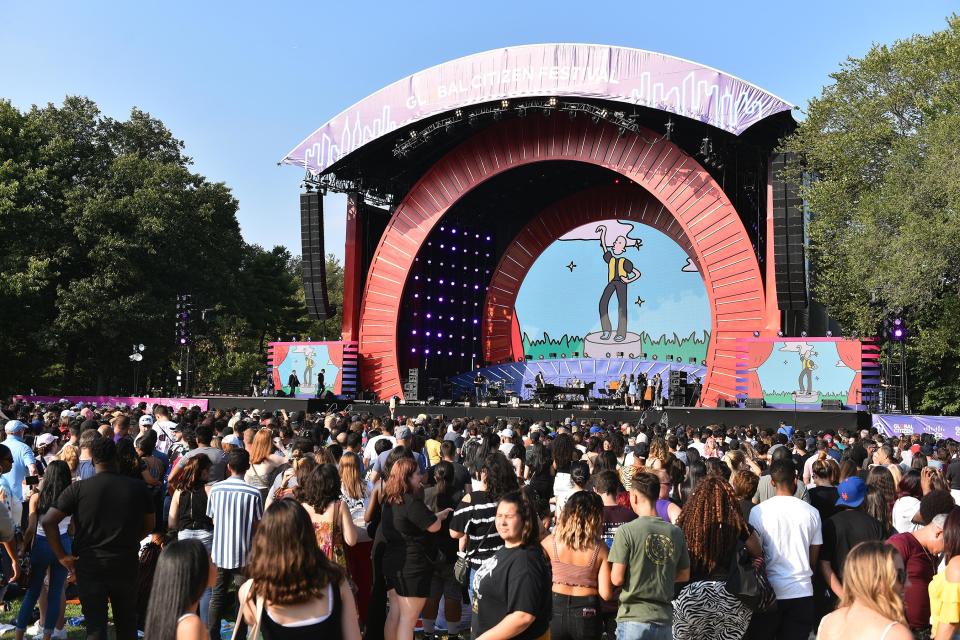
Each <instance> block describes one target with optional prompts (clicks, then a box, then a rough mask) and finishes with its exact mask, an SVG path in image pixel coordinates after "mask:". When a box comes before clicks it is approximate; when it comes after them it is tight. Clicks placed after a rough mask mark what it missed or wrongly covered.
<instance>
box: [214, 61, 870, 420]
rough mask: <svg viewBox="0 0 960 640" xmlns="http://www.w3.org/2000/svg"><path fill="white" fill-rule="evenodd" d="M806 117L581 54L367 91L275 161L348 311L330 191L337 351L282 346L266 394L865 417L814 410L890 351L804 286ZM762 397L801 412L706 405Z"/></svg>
mask: <svg viewBox="0 0 960 640" xmlns="http://www.w3.org/2000/svg"><path fill="white" fill-rule="evenodd" d="M791 110H792V105H790V104H788V103H787V102H785V101H783V100H782V99H780V98H778V97H777V96H775V95H773V94H771V93H769V92H767V91H764V90H763V89H761V88H759V87H757V86H755V85H752V84H749V83H748V82H745V81H743V80H741V79H739V78H735V77H733V76H730V75H727V74H725V73H723V72H721V71H718V70H716V69H713V68H711V67H708V66H705V65H702V64H697V63H694V62H690V61H688V60H682V59H679V58H675V57H672V56H669V55H665V54H660V53H654V52H650V51H641V50H637V49H628V48H623V47H614V46H603V45H583V44H547V45H530V46H520V47H507V48H503V49H498V50H495V51H488V52H484V53H478V54H475V55H472V56H468V57H466V58H461V59H458V60H453V61H449V62H445V63H442V64H439V65H437V66H434V67H431V68H429V69H426V70H424V71H421V72H418V73H415V74H413V75H412V76H410V77H408V78H404V79H402V80H399V81H397V82H395V83H394V84H391V85H389V86H387V87H385V88H383V89H382V90H380V91H377V92H376V93H373V94H371V95H370V96H368V97H366V98H364V99H362V100H361V101H359V102H358V103H356V104H354V105H353V106H351V107H349V108H347V109H346V110H345V111H343V112H342V113H340V114H339V115H337V116H335V117H333V118H332V119H330V120H329V121H328V122H326V123H325V124H323V125H322V126H321V127H320V128H318V129H317V130H316V131H314V132H313V133H312V134H310V135H309V136H307V137H306V138H305V139H304V140H303V141H302V142H301V143H299V144H298V145H297V146H296V147H294V148H293V149H292V150H291V151H290V152H289V153H288V154H287V155H286V156H285V157H284V158H283V159H282V163H283V164H288V165H294V166H298V167H300V168H302V169H303V170H305V171H306V176H305V178H304V182H303V191H302V192H301V194H300V213H301V230H302V238H303V255H302V258H303V260H302V264H303V280H304V286H305V295H306V304H307V308H308V311H309V313H310V315H311V317H313V318H315V319H319V320H324V319H327V318H330V317H333V316H334V315H335V314H336V313H337V312H338V310H337V309H335V308H334V307H333V306H332V304H331V303H330V300H329V298H328V295H327V287H326V272H325V264H326V262H325V260H326V249H325V247H324V241H323V237H324V231H323V230H324V211H323V205H324V195H325V194H326V193H327V192H328V191H335V192H342V193H346V194H347V200H346V201H347V205H346V210H345V211H342V212H338V215H342V216H343V224H345V228H346V245H345V250H344V274H343V304H342V309H341V310H339V312H340V317H341V321H342V323H341V335H340V340H338V341H323V342H313V341H310V339H309V338H308V339H306V340H299V341H298V340H297V339H296V338H293V339H292V340H289V341H277V342H273V343H271V344H270V357H269V379H270V381H271V383H272V386H273V388H275V389H281V388H282V389H283V390H284V391H285V392H287V391H289V389H290V382H291V381H293V382H294V383H295V385H294V386H296V387H297V388H298V395H300V396H302V397H304V398H307V397H314V396H316V395H317V391H318V389H319V390H320V391H324V390H327V391H331V392H332V393H333V394H335V395H337V396H341V397H356V396H357V395H361V396H362V397H374V398H378V399H380V400H387V399H389V398H392V397H397V398H399V399H405V400H408V401H412V400H417V399H420V400H423V399H426V398H449V399H451V400H454V401H457V400H462V399H464V398H470V397H473V396H474V395H475V394H476V389H477V388H479V389H480V390H481V393H489V394H490V395H491V397H496V398H498V399H499V400H500V401H501V402H506V401H509V400H510V399H512V398H520V399H521V400H522V401H523V402H525V403H528V402H530V401H531V400H532V396H533V395H534V394H535V393H536V394H543V393H546V394H547V395H550V394H551V393H553V395H554V396H559V397H562V396H564V395H572V394H571V393H569V390H571V389H587V390H588V393H589V396H590V398H591V400H596V401H598V402H599V401H604V400H606V401H610V400H612V399H614V398H618V399H620V400H619V403H620V404H623V402H622V396H623V394H624V393H625V392H627V391H628V390H629V389H631V388H632V389H634V391H635V393H636V395H637V396H638V397H640V398H641V399H642V398H643V396H644V395H645V393H646V392H647V388H648V387H649V389H650V393H651V394H652V393H653V392H654V390H655V389H656V390H659V393H660V395H661V396H662V397H663V398H664V400H670V402H669V404H671V405H674V406H676V405H682V404H685V403H689V402H691V401H692V400H693V399H697V400H698V402H699V403H700V404H701V405H702V407H703V408H701V409H699V410H697V411H693V410H691V411H690V413H689V414H687V413H684V414H682V415H685V416H690V417H689V420H690V421H692V420H698V421H700V422H703V423H712V422H716V421H718V420H719V418H718V416H740V417H738V418H736V421H737V422H750V421H755V420H760V419H763V420H765V421H767V422H769V421H770V420H779V419H780V418H779V416H780V415H783V416H791V417H792V416H793V415H794V412H796V414H797V417H796V419H794V420H792V421H793V422H795V423H798V424H799V423H807V422H817V421H823V420H830V421H835V420H841V419H842V420H854V419H856V420H860V419H861V418H859V417H857V416H858V414H857V413H856V412H855V411H841V412H830V411H828V410H827V411H824V410H822V409H821V408H825V409H829V408H830V406H831V405H832V406H834V407H837V406H839V405H843V406H848V407H856V408H862V407H863V406H864V405H867V404H869V403H870V399H871V397H872V395H871V394H873V392H874V390H875V389H876V387H877V385H878V383H879V368H878V366H877V362H878V357H879V353H878V350H877V349H876V345H875V344H872V343H870V342H868V341H865V340H858V339H853V338H849V337H841V335H842V333H841V330H840V328H839V327H838V326H837V325H836V324H835V323H833V322H832V321H831V320H830V319H829V318H828V317H827V316H826V314H825V312H824V311H823V308H822V306H820V305H817V304H816V301H815V300H814V299H813V298H812V296H811V294H810V291H809V287H808V278H809V274H808V265H807V260H806V257H805V254H804V246H805V244H806V238H805V236H804V229H805V219H804V215H805V214H804V206H803V202H802V200H801V199H800V197H799V193H798V190H797V188H796V186H795V185H793V184H791V183H789V182H786V178H785V177H784V175H785V174H784V173H783V171H782V170H783V169H784V168H785V167H786V165H787V164H788V162H789V161H790V158H789V157H787V156H785V155H784V154H781V153H778V152H777V147H778V145H779V143H780V141H781V140H782V139H783V138H784V136H786V135H788V134H789V133H790V132H791V131H792V130H793V129H794V128H795V126H796V125H795V122H794V120H793V117H792V115H791ZM328 213H329V212H328ZM321 375H322V376H323V377H322V382H321ZM478 375H479V376H480V377H478ZM631 380H633V383H632V384H631ZM475 381H476V383H477V384H476V386H475V385H474V382H475ZM321 386H322V388H321ZM545 390H546V391H545ZM540 399H541V400H543V399H544V398H543V397H541V398H540ZM547 399H548V400H552V399H553V398H547ZM747 400H752V401H753V402H751V403H750V404H751V405H758V404H761V402H760V401H761V400H762V402H764V403H766V405H767V406H769V407H773V408H776V409H783V410H786V413H784V414H774V413H770V412H762V413H756V412H751V411H747V410H745V409H740V410H721V409H713V407H718V406H726V405H730V404H741V405H743V404H745V401H747ZM211 402H215V401H214V399H211ZM255 402H256V403H261V404H265V403H271V402H274V400H271V399H257V400H255ZM461 408H462V407H461ZM434 409H436V412H440V411H439V408H438V407H437V408H431V410H434ZM463 410H464V411H469V412H471V413H472V414H474V415H482V414H483V413H484V411H483V409H482V408H479V409H478V408H467V409H463ZM452 411H454V409H446V410H445V411H443V412H444V413H450V412H452ZM458 411H459V410H458ZM671 411H673V410H671ZM834 413H837V417H829V416H833V414H834ZM451 415H452V413H451ZM631 415H632V414H631ZM678 415H680V414H678ZM694 416H697V417H696V418H694ZM768 416H778V417H776V418H770V417H768ZM761 417H762V418H761ZM724 419H725V420H729V419H731V418H724Z"/></svg>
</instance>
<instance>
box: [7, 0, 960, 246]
mask: <svg viewBox="0 0 960 640" xmlns="http://www.w3.org/2000/svg"><path fill="white" fill-rule="evenodd" d="M954 10H956V5H955V3H950V2H945V1H940V0H925V1H924V2H902V1H895V2H888V1H883V2H862V1H844V2H836V1H835V0H834V1H832V2H825V1H821V0H816V1H810V2H805V3H780V2H770V1H767V2H762V3H761V2H754V1H743V2H726V3H715V2H701V1H689V2H686V3H682V4H678V3H672V2H660V3H654V2H642V3H641V2H637V3H616V4H614V3H584V2H567V1H560V0H556V1H553V2H532V1H531V2H516V1H512V2H502V1H499V0H487V1H485V2H481V3H452V2H434V1H421V2H416V3H412V2H392V3H387V2H364V1H354V2H337V3H334V2H325V3H320V2H315V3H305V2H297V3H294V2H276V3H267V2H244V1H238V2H229V3H227V2H184V1H179V0H171V1H168V2H163V3H160V2H153V3H150V2H66V1H56V0H50V1H44V2H36V1H29V0H0V97H3V98H8V99H10V100H12V101H13V103H14V104H15V105H16V106H18V107H20V108H22V109H26V108H29V106H30V105H31V104H44V103H46V102H50V101H52V102H60V101H61V100H62V99H63V97H64V95H67V94H79V95H86V96H89V97H90V98H92V99H93V100H95V101H96V102H97V103H98V104H99V105H100V107H101V109H102V110H103V111H104V113H106V114H107V115H109V116H112V117H116V118H124V117H126V115H127V114H128V113H129V110H130V108H131V107H132V106H138V107H140V108H141V109H144V110H146V111H148V112H150V113H151V114H153V115H154V116H156V117H158V118H160V119H162V120H163V121H164V122H165V123H166V124H167V125H168V126H169V127H170V128H171V129H172V130H173V132H174V134H175V135H176V136H178V137H179V138H181V139H183V140H185V141H186V145H187V153H188V154H189V155H190V156H192V157H193V158H194V160H195V170H196V171H199V172H200V173H202V174H204V175H206V176H207V177H209V178H210V179H212V180H217V181H223V182H226V183H227V184H228V185H229V186H230V187H231V188H232V189H233V192H234V194H235V195H236V197H237V198H238V199H239V201H240V212H239V219H240V224H241V227H242V229H243V233H244V236H245V238H246V239H247V240H248V241H250V242H257V243H259V244H262V245H265V246H268V247H269V246H272V245H274V244H283V245H286V246H288V247H290V248H291V250H292V251H293V252H294V253H299V250H300V244H299V242H300V240H299V238H300V229H299V211H298V204H297V193H298V190H299V188H298V185H299V182H300V178H301V177H302V175H301V173H300V171H299V170H298V169H295V168H293V167H278V166H276V162H277V160H279V158H280V157H281V156H282V155H283V154H284V153H285V152H286V151H288V150H289V149H290V148H291V147H293V146H294V145H295V144H296V143H297V142H299V141H300V140H301V139H303V138H304V137H305V136H306V135H307V134H308V133H310V132H311V131H313V130H314V129H315V128H317V127H318V126H319V125H321V124H322V123H323V122H325V121H326V120H327V119H329V118H330V117H331V116H333V115H335V114H337V113H339V112H340V111H341V110H342V109H344V108H345V107H347V106H349V105H350V104H352V103H354V102H355V101H357V100H359V99H361V98H363V97H364V96H366V95H368V94H370V93H372V92H374V91H376V90H377V89H379V88H381V87H383V86H384V85H386V84H389V83H390V82H392V81H394V80H397V79H399V78H401V77H403V76H406V75H409V74H411V73H414V72H416V71H418V70H420V69H423V68H425V67H429V66H432V65H434V64H437V63H440V62H443V61H445V60H449V59H452V58H456V57H459V56H462V55H467V54H470V53H475V52H478V51H484V50H487V49H491V48H496V47H501V46H507V45H514V44H528V43H539V42H590V43H601V44H614V45H621V46H630V47H637V48H641V49H650V50H653V51H661V52H664V53H668V54H671V55H676V56H679V57H683V58H688V59H691V60H694V61H697V62H702V63H703V64H706V65H710V66H713V67H716V68H718V69H721V70H723V71H726V72H728V73H731V74H734V75H737V76H740V77H742V78H744V79H746V80H748V81H750V82H753V83H754V84H757V85H759V86H761V87H763V88H764V89H767V90H768V91H771V92H773V93H775V94H777V95H779V96H781V97H782V98H784V99H785V100H787V101H789V102H792V103H794V104H799V105H801V106H802V105H804V104H805V103H806V101H807V100H808V99H809V98H810V97H813V96H816V95H817V94H819V92H820V89H821V87H822V86H823V85H824V84H825V83H826V82H827V81H828V74H829V73H830V72H832V71H834V70H836V69H837V67H838V65H839V64H840V62H841V61H842V60H843V59H845V58H846V57H847V56H858V55H861V54H863V53H864V52H865V51H866V50H867V49H868V48H869V47H870V45H871V43H873V42H881V43H890V42H892V41H893V40H895V39H898V38H905V37H909V36H910V35H911V34H913V33H928V32H930V31H934V30H937V29H941V28H943V27H944V24H945V23H944V19H945V17H946V16H947V15H949V14H950V12H952V11H954ZM344 206H345V201H344V199H343V198H342V197H332V196H328V201H327V203H326V223H327V231H328V235H327V250H328V251H330V252H333V253H335V254H337V255H340V256H342V254H343V213H342V212H343V209H344Z"/></svg>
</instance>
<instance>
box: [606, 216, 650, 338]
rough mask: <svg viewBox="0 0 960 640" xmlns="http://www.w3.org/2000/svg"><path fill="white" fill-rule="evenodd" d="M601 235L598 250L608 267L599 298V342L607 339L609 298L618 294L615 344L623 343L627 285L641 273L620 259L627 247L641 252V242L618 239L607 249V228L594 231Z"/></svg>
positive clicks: (609, 327)
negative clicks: (604, 284) (599, 248)
mask: <svg viewBox="0 0 960 640" xmlns="http://www.w3.org/2000/svg"><path fill="white" fill-rule="evenodd" d="M596 231H597V233H599V234H600V246H601V247H602V248H603V261H604V262H606V263H607V285H606V287H604V289H603V293H602V294H601V295H600V328H601V329H602V330H603V334H602V335H601V336H600V339H601V340H609V339H610V331H611V326H610V313H609V311H610V298H611V297H613V294H614V293H616V294H617V333H616V336H615V337H614V339H613V340H614V342H623V341H624V340H625V339H626V337H627V285H628V284H630V283H631V282H634V281H636V280H637V279H639V278H640V271H638V270H637V269H636V268H634V266H633V263H632V262H631V261H630V260H628V259H627V258H625V257H623V253H624V251H626V250H627V247H636V248H638V249H639V248H640V246H641V245H642V244H643V241H642V240H630V241H629V242H628V241H627V239H626V238H625V237H624V236H617V238H616V240H614V241H613V245H609V246H608V245H607V227H606V226H604V225H600V226H599V227H597V229H596Z"/></svg>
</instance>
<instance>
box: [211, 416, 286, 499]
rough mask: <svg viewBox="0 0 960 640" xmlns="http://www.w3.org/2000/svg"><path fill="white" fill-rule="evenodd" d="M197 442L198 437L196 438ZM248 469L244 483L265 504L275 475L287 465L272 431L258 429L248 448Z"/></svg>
mask: <svg viewBox="0 0 960 640" xmlns="http://www.w3.org/2000/svg"><path fill="white" fill-rule="evenodd" d="M197 439H198V440H199V436H198V437H197ZM249 453H250V468H249V469H247V473H246V475H244V477H243V479H244V481H245V482H246V483H247V484H249V485H250V486H251V487H255V488H257V489H258V490H259V491H260V498H261V499H262V500H263V501H264V502H266V501H267V496H268V495H269V493H270V487H271V486H272V485H273V480H274V478H275V477H276V475H277V473H278V472H280V471H281V470H282V469H283V468H284V466H285V465H286V464H287V462H288V461H287V459H286V457H284V455H283V454H282V453H281V452H280V451H278V450H277V448H276V447H275V446H274V444H273V431H271V430H270V429H259V430H258V431H257V435H256V436H255V437H254V438H253V446H252V447H250V450H249Z"/></svg>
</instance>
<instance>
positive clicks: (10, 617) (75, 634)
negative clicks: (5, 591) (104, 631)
mask: <svg viewBox="0 0 960 640" xmlns="http://www.w3.org/2000/svg"><path fill="white" fill-rule="evenodd" d="M10 605H11V606H10V611H8V612H6V613H0V623H3V624H13V621H14V620H15V619H16V617H17V612H18V611H20V601H19V600H14V601H12V602H11V603H10ZM82 615H83V613H82V612H81V611H80V605H79V604H67V610H66V615H65V616H64V617H65V618H66V619H67V620H69V619H70V618H76V617H78V616H82ZM86 636H87V634H86V630H85V629H84V628H83V627H71V626H70V625H69V624H67V637H68V638H70V640H83V639H84V638H85V637H86ZM3 637H4V638H12V637H13V631H8V632H7V633H5V634H4V635H3ZM110 637H111V638H113V637H114V636H113V629H112V628H111V629H110Z"/></svg>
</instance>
